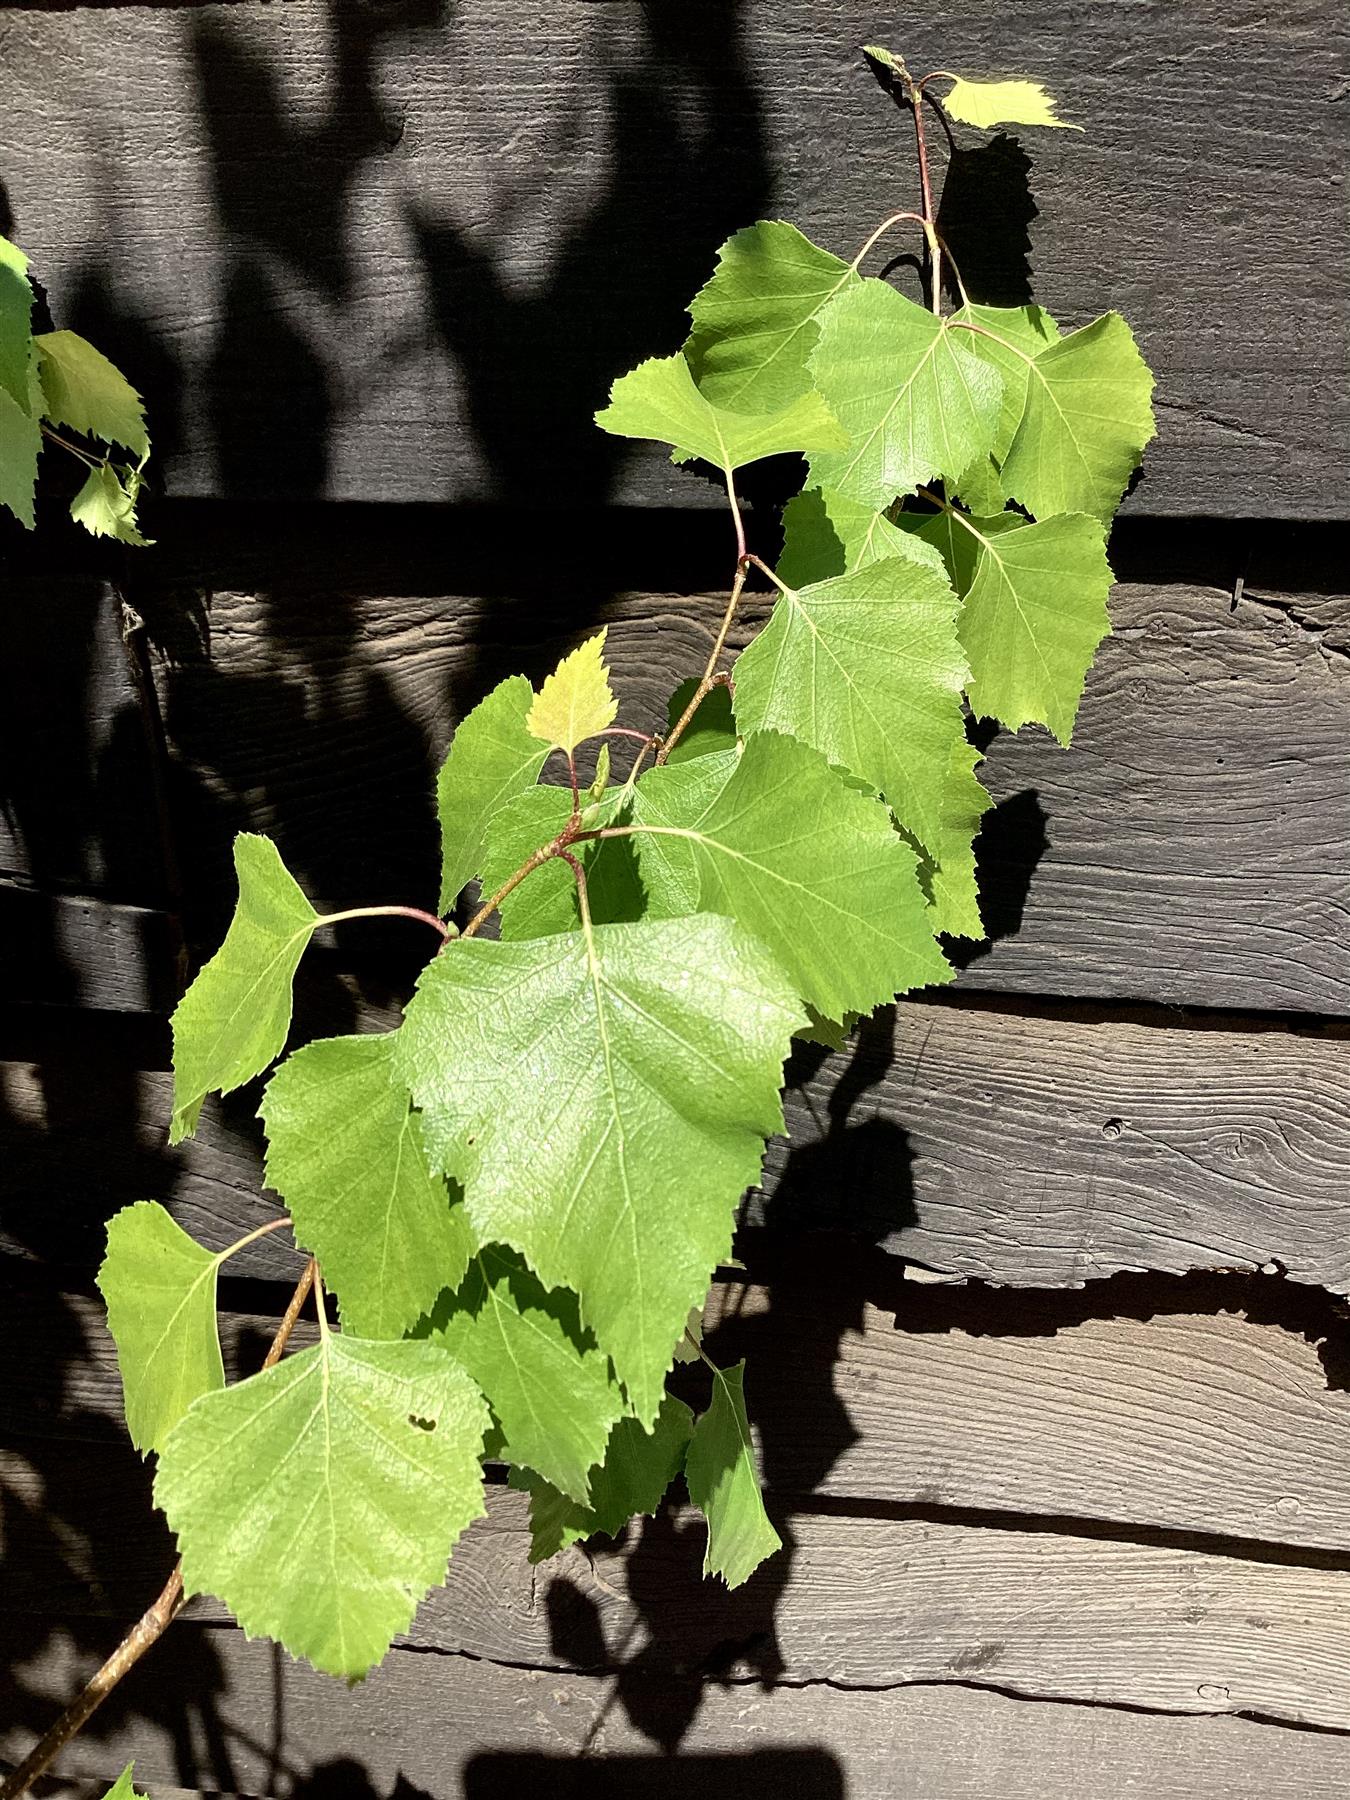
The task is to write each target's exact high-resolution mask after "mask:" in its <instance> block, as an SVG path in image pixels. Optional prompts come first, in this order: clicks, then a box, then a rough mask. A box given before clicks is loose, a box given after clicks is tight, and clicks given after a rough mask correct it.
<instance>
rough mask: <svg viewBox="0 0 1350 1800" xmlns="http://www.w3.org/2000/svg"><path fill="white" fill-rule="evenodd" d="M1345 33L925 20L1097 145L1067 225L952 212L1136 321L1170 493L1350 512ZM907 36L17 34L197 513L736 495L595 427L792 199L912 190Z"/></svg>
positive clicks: (43, 153)
mask: <svg viewBox="0 0 1350 1800" xmlns="http://www.w3.org/2000/svg"><path fill="white" fill-rule="evenodd" d="M1338 16H1339V15H1338V12H1337V9H1336V8H1335V7H1334V5H1333V4H1332V0H1297V3H1296V4H1294V5H1292V6H1290V7H1286V8H1285V9H1283V10H1282V11H1281V12H1280V14H1279V16H1278V18H1272V16H1271V15H1270V14H1269V12H1268V11H1267V10H1266V9H1263V8H1258V7H1257V6H1256V5H1255V4H1254V3H1253V0H1242V3H1241V4H1237V5H1234V4H1232V0H1204V3H1203V4H1197V5H1191V6H1188V7H1186V8H1185V9H1184V11H1179V10H1177V9H1175V8H1171V7H1167V6H1163V5H1160V4H1148V5H1145V6H1142V7H1135V8H1132V9H1131V10H1130V11H1129V13H1128V15H1127V14H1125V13H1122V12H1120V11H1119V10H1118V9H1114V8H1110V7H1089V8H1084V7H1082V6H1081V5H1078V4H1075V3H1074V0H1036V4H1034V5H1025V6H1022V7H1018V8H1017V9H1015V12H1010V11H1009V9H1007V8H1005V7H999V6H996V5H994V4H993V3H992V0H966V3H965V4H964V5H963V6H962V7H961V8H960V9H958V10H957V11H955V12H953V10H952V9H951V8H950V7H940V6H938V5H936V4H935V3H933V0H928V3H927V4H924V5H922V6H920V7H917V8H914V9H911V11H910V12H909V13H908V14H907V16H906V21H905V33H904V44H903V49H904V51H905V53H906V54H907V55H908V56H909V57H910V58H911V60H912V62H913V64H914V66H915V67H916V68H924V67H930V66H934V65H950V64H951V63H952V62H953V61H954V60H955V61H957V62H960V61H961V58H962V56H963V55H964V56H965V58H966V59H967V63H968V66H969V67H971V68H979V69H981V70H986V71H989V72H998V71H1001V70H1002V71H1007V70H1014V71H1030V72H1033V73H1035V74H1036V75H1038V76H1041V77H1043V78H1045V79H1046V80H1048V81H1049V83H1050V85H1051V87H1052V88H1053V89H1054V91H1055V92H1056V93H1057V94H1058V95H1060V97H1061V99H1062V102H1063V107H1064V112H1065V114H1066V116H1068V117H1071V118H1074V119H1076V120H1080V121H1082V122H1083V124H1084V125H1085V126H1086V127H1087V131H1086V133H1085V135H1084V136H1083V137H1081V138H1080V137H1078V136H1077V135H1076V134H1074V135H1072V136H1071V134H1069V133H1067V132H1065V133H1039V134H1027V143H1026V150H1027V153H1028V154H1029V155H1030V157H1031V158H1032V159H1034V164H1035V167H1034V170H1033V172H1032V185H1033V188H1034V191H1035V195H1036V203H1037V204H1038V205H1039V207H1040V215H1039V216H1037V215H1036V212H1035V208H1034V206H1031V205H1029V204H1028V202H1027V200H1026V197H1025V193H1024V191H1022V190H1021V189H1020V186H1019V184H1018V183H1016V182H1014V183H1013V184H1012V186H1011V187H1010V188H1005V187H1004V186H1003V185H1002V183H1001V181H1000V180H999V179H998V177H999V172H1000V171H1004V172H1006V171H1007V170H1008V169H1009V167H1010V164H1009V160H1008V158H1007V157H1006V156H1005V157H1000V156H998V155H997V154H995V155H994V156H993V157H992V158H989V159H988V161H989V163H990V164H991V165H992V167H991V168H990V169H986V170H984V171H983V174H982V171H981V158H980V157H978V156H973V157H972V156H968V157H967V159H966V161H965V163H964V165H963V166H962V168H961V170H960V171H959V174H958V179H957V180H956V182H955V183H954V184H953V189H952V191H951V192H950V193H949V195H948V197H947V203H946V208H945V212H946V218H945V221H944V223H945V224H946V225H947V228H948V230H949V232H950V234H951V235H952V237H953V238H954V240H955V241H956V242H957V243H958V245H959V254H966V252H967V246H969V251H968V254H966V261H967V265H968V271H969V274H970V278H971V280H972V282H973V283H974V284H975V285H976V287H977V291H979V290H982V292H983V294H984V295H985V296H987V297H995V298H1016V297H1018V295H1019V294H1020V293H1022V292H1025V285H1026V250H1027V242H1028V238H1027V232H1028V227H1029V228H1030V243H1031V249H1032V255H1033V257H1034V262H1035V268H1036V285H1037V292H1038V295H1039V297H1040V298H1041V299H1042V300H1044V301H1045V302H1046V303H1047V304H1048V305H1049V306H1050V307H1051V308H1052V310H1055V311H1057V312H1062V313H1063V314H1064V315H1065V317H1066V318H1067V319H1068V320H1070V321H1071V322H1075V323H1076V322H1080V321H1081V320H1083V319H1086V318H1089V317H1091V316H1092V315H1093V314H1094V313H1096V312H1099V311H1101V310H1103V309H1104V308H1106V307H1111V306H1119V307H1120V308H1121V309H1122V310H1123V311H1124V312H1125V313H1126V315H1127V316H1128V317H1130V318H1131V319H1132V320H1133V321H1134V323H1135V325H1136V327H1137V329H1138V332H1139V336H1140V339H1141V342H1142V345H1143V347H1144V350H1145V352H1146V353H1147V355H1148V356H1149V357H1150V359H1151V360H1152V362H1153V364H1154V365H1155V367H1156V369H1157V371H1158V375H1159V402H1160V406H1159V412H1160V422H1161V435H1160V439H1159V442H1158V443H1157V445H1156V446H1155V448H1154V450H1153V452H1152V453H1151V456H1150V460H1149V466H1148V473H1147V477H1146V479H1145V481H1144V483H1143V485H1142V486H1141V488H1140V489H1139V491H1138V493H1137V494H1136V496H1135V497H1134V500H1133V501H1132V502H1131V504H1132V505H1134V506H1136V507H1139V508H1142V509H1143V510H1145V511H1148V512H1154V513H1160V512H1161V513H1219V514H1225V515H1228V516H1233V517H1241V516H1254V515H1256V516H1261V515H1265V516H1289V517H1318V516H1329V515H1334V516H1338V517H1343V516H1344V507H1345V492H1346V488H1345V473H1346V454H1347V436H1346V422H1345V412H1344V406H1343V400H1342V389H1341V385H1340V384H1339V383H1337V382H1335V381H1333V380H1329V379H1327V375H1328V372H1329V368H1330V363H1331V358H1332V355H1333V352H1332V349H1331V346H1332V345H1334V344H1335V343H1336V342H1337V341H1338V340H1339V337H1340V332H1341V328H1342V327H1343V324H1344V311H1343V306H1344V298H1343V292H1344V290H1343V284H1342V283H1341V281H1340V279H1339V272H1338V270H1337V267H1336V263H1335V258H1334V257H1331V256H1326V255H1320V254H1311V253H1310V248H1309V247H1310V243H1311V244H1316V241H1317V236H1318V233H1319V232H1323V231H1329V230H1330V221H1332V220H1333V219H1335V218H1336V217H1338V216H1339V208H1340V196H1339V185H1338V184H1339V180H1340V177H1339V174H1338V173H1337V171H1338V169H1339V160H1338V158H1337V156H1336V154H1335V150H1334V147H1333V146H1334V133H1335V122H1336V118H1337V108H1336V104H1335V103H1336V101H1337V100H1338V98H1339V89H1338V88H1337V85H1336V84H1337V81H1338V79H1339V77H1340V73H1341V64H1340V62H1339V61H1338V52H1337V43H1338V38H1337V27H1336V21H1337V18H1338ZM875 29H876V17H875V12H874V10H873V9H871V8H869V7H865V6H862V5H859V4H850V5H847V6H836V7H834V8H832V9H831V11H830V13H829V15H828V20H827V22H826V23H825V26H824V28H823V27H822V18H821V14H820V10H819V8H818V6H815V5H813V4H812V3H811V0H788V3H786V4H784V3H783V0H742V3H741V4H738V5H735V6H726V5H722V4H718V3H716V0H698V3H694V4H688V5H685V6H682V7H680V8H679V9H678V11H677V12H667V11H666V10H664V9H663V10H662V11H661V13H660V15H659V16H657V15H656V14H652V13H650V12H649V11H644V10H643V9H641V8H631V7H596V6H593V5H587V4H584V0H564V3H562V4H557V5H554V6H552V7H550V8H549V9H548V12H547V16H546V17H545V18H542V19H540V20H538V21H536V27H535V29H534V30H533V31H532V32H531V34H530V37H529V40H528V41H524V40H522V39H521V38H520V37H519V36H518V34H516V33H515V32H514V31H513V30H512V29H511V21H510V15H509V9H507V8H505V7H504V6H503V4H502V3H501V0H494V3H489V0H481V3H480V4H477V5H473V6H466V7H461V8H456V9H455V10H454V12H453V13H452V14H449V13H442V12H441V10H440V9H438V8H431V7H427V8H411V7H409V8H395V9H392V10H388V11H384V10H382V11H380V12H377V13H371V12H369V11H366V12H362V11H359V10H357V11H349V10H343V11H340V12H339V13H337V14H335V15H334V16H333V18H332V19H330V18H329V17H328V16H327V15H326V14H323V13H320V12H317V11H309V10H308V9H303V8H300V9H296V8H290V9H287V8H272V7H268V6H266V5H262V4H248V5H233V6H228V7H225V6H219V7H209V8H191V9H183V10H179V9H158V8H124V9H123V8H110V9H106V10H101V11H99V12H98V13H97V14H94V15H90V16H87V17H85V16H80V17H75V16H70V15H64V14H61V13H56V14H51V13H46V14H44V13H39V12H36V11H23V12H17V13H16V12H14V11H10V12H9V13H8V14H7V17H6V21H5V56H4V59H3V63H4V71H3V78H2V79H0V103H2V104H3V107H4V111H5V116H6V118H7V119H8V120H9V121H10V129H9V131H8V133H7V153H6V166H5V169H4V176H5V179H6V181H7V184H8V186H9V190H10V196H11V200H12V203H13V207H14V212H15V215H16V232H17V235H18V237H19V239H20V241H21V242H23V243H24V245H25V246H26V248H27V249H28V250H29V252H30V254H31V255H32V256H33V257H34V259H35V265H36V269H37V271H38V273H39V274H40V276H41V278H42V280H43V281H44V282H45V284H46V285H47V287H48V289H49V291H50V292H51V293H52V295H53V296H54V298H55V304H56V307H57V310H58V314H59V322H60V323H62V324H75V325H77V327H80V328H87V329H90V330H91V331H92V330H97V333H98V336H99V341H100V342H103V343H105V344H106V345H107V347H108V348H109V350H110V351H112V352H114V353H116V355H117V357H118V359H119V361H121V362H122V363H124V364H125V366H126V367H127V368H128V369H129V370H130V371H132V372H133V373H134V374H135V375H136V377H137V379H138V380H139V381H140V382H141V383H142V385H144V386H145V387H146V388H148V389H149V391H150V393H151V396H152V400H153V401H154V402H155V405H154V407H153V410H152V421H153V424H154V426H155V428H156V431H157V438H158V442H159V444H160V446H161V448H162V451H163V452H164V455H163V466H164V468H165V471H166V475H167V478H168V480H169V482H170V485H171V487H172V489H173V491H175V492H178V493H191V494H206V493H212V494H218V493H231V494H243V493H249V494H256V495H265V496H268V497H275V496H278V495H285V496H288V497H294V496H297V495H305V494H314V493H327V494H328V495H330V496H332V497H335V498H353V497H363V498H370V497H377V498H381V499H391V500H393V499H397V500H410V499H427V498H434V499H446V498H466V497H482V496H484V495H491V496H495V497H502V496H505V497H509V498H512V499H520V498H521V497H523V496H528V497H529V498H530V500H531V502H535V501H537V500H538V499H539V497H540V496H545V497H546V498H547V499H548V500H549V501H550V502H552V503H555V504H568V503H574V502H577V501H590V500H602V499H605V498H609V497H614V496H615V495H619V496H623V497H629V498H633V497H636V498H639V499H641V500H643V501H645V502H647V503H651V502H653V501H657V500H665V499H666V498H668V497H676V498H677V499H678V501H679V502H680V503H683V504H700V503H704V502H709V501H714V502H715V496H714V495H713V494H711V492H710V491H709V490H707V489H706V488H704V487H703V486H701V485H700V484H699V483H698V482H697V481H695V480H690V479H681V478H680V477H679V476H678V475H677V474H675V473H674V472H672V470H671V469H670V467H669V465H668V464H667V463H666V462H665V460H664V458H663V457H662V456H661V455H660V453H659V452H654V453H648V452H643V451H633V450H631V449H629V448H626V447H624V448H621V447H619V446H617V445H615V444H614V443H613V442H612V441H610V442H606V441H605V440H603V439H602V438H601V437H600V436H599V434H598V433H596V432H595V431H594V429H593V428H592V426H591V424H590V415H591V413H592V411H593V409H594V408H595V407H596V406H597V405H598V404H600V403H601V402H602V401H603V399H604V396H605V393H606V390H607V387H608V384H609V382H610V380H611V379H612V378H613V377H614V376H615V375H616V374H618V373H620V372H621V371H623V370H624V369H627V368H628V367H630V366H632V365H633V364H634V363H635V362H637V361H638V360H639V359H640V358H641V357H642V356H645V355H650V354H655V353H660V352H662V351H666V350H671V349H674V348H675V347H676V346H677V345H678V343H679V342H680V339H681V336H682V334H683V314H682V309H683V307H684V305H685V303H686V301H687V300H688V298H689V297H690V295H691V294H692V293H693V291H694V289H695V288H696V287H697V286H698V285H699V284H700V283H701V281H702V280H703V279H704V278H705V276H706V274H707V272H708V270H709V269H710V267H711V265H712V260H713V255H714V252H715V250H716V247H717V245H718V244H719V243H720V242H721V240H722V239H723V238H724V237H725V236H726V235H727V234H728V233H729V232H730V231H732V230H734V229H735V228H737V227H739V226H741V225H744V224H746V223H748V222H750V221H751V220H752V219H754V218H755V217H757V216H761V215H763V214H765V213H766V212H767V213H774V212H777V213H782V214H784V215H786V216H789V217H791V218H793V219H795V220H796V221H797V222H798V223H800V224H801V226H802V227H803V228H804V229H805V230H807V231H808V232H809V233H811V234H813V235H814V236H816V237H818V238H819V239H821V240H822V241H824V242H826V243H828V244H830V245H831V246H832V247H834V248H836V249H839V250H842V251H843V252H844V253H845V254H851V253H852V251H853V250H854V248H855V247H856V246H857V245H858V244H860V243H861V241H862V239H863V238H864V237H865V236H866V234H867V232H868V231H869V230H870V229H871V227H872V226H873V224H874V223H875V222H876V220H877V219H878V218H879V217H880V216H882V215H883V214H884V213H885V212H886V211H887V210H889V208H891V207H892V206H894V205H895V204H896V203H897V196H898V199H899V201H900V202H904V201H905V200H906V199H907V198H908V197H909V194H910V191H911V189H912V187H913V185H914V183H913V177H912V174H911V172H910V171H911V168H912V161H911V147H910V141H909V138H910V133H909V126H908V120H907V119H905V118H904V117H903V116H902V115H901V114H900V113H898V112H897V111H896V110H895V109H894V108H893V107H892V106H891V105H890V103H889V102H888V101H887V100H886V99H885V98H884V97H883V96H882V95H881V94H880V93H879V92H878V90H877V88H876V86H875V84H874V83H873V81H872V79H871V77H870V75H868V73H867V72H866V70H865V69H864V67H863V66H862V64H861V61H860V59H859V57H858V54H857V46H858V45H859V44H861V43H863V42H865V41H867V40H868V37H869V35H871V34H873V33H874V32H875ZM1253 68H1259V69H1260V70H1261V86H1262V93H1263V95H1264V97H1265V104H1263V105H1262V106H1260V107H1254V106H1252V105H1251V104H1250V94H1251V71H1252V69H1253ZM541 69H547V70H548V79H547V80H546V81H541V80H540V79H539V72H540V70H541ZM1291 120H1296V121H1297V123H1296V126H1295V128H1292V129H1291V124H1290V122H1291ZM963 135H964V136H966V137H968V138H970V139H971V140H972V143H973V142H974V136H973V134H969V133H967V134H963ZM1197 145H1200V146H1207V147H1208V151H1209V152H1210V153H1207V154H1197ZM1012 166H1013V167H1015V163H1014V164H1013V165H1012ZM282 171H284V175H283V174H282V173H281V172H282ZM991 175H992V177H993V178H994V186H993V188H992V190H991V191H990V190H988V181H989V179H990V176H991ZM897 181H898V182H899V187H898V188H897V185H896V184H897ZM972 188H975V189H977V190H980V191H986V192H988V194H989V197H988V198H987V199H986V200H985V202H984V206H983V209H982V210H981V211H979V212H976V213H975V214H973V215H972V214H971V212H970V209H969V207H968V205H963V204H962V197H963V196H968V195H969V193H970V192H971V190H972ZM958 190H959V192H958ZM963 215H964V216H963ZM114 222H115V223H114ZM900 247H901V248H905V247H907V246H904V245H901V246H900ZM1254 275H1255V276H1257V277H1259V278H1256V279H1254ZM1291 296H1292V297H1294V298H1293V300H1292V303H1291V299H1290V297H1291Z"/></svg>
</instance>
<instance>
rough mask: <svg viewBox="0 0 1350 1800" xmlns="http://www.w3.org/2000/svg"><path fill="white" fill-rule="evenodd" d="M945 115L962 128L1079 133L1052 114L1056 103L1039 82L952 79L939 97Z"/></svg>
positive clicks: (1079, 128) (1066, 121)
mask: <svg viewBox="0 0 1350 1800" xmlns="http://www.w3.org/2000/svg"><path fill="white" fill-rule="evenodd" d="M942 104H943V107H944V109H945V110H946V112H947V113H948V115H949V116H950V117H951V118H953V119H959V120H960V121H961V123H962V124H963V125H977V126H979V127H980V128H981V130H985V131H987V130H988V129H989V128H990V127H991V126H994V125H1058V126H1060V127H1062V128H1063V129H1064V130H1065V131H1081V130H1082V129H1083V127H1082V126H1081V125H1071V124H1070V123H1069V121H1068V120H1067V119H1061V118H1060V117H1059V115H1058V114H1057V113H1056V111H1055V102H1054V101H1053V100H1052V99H1051V97H1050V95H1049V94H1047V93H1046V91H1045V89H1044V88H1043V87H1042V86H1041V84H1040V82H1039V81H967V80H966V78H965V77H964V76H955V77H953V80H952V85H951V88H950V89H949V91H948V92H947V93H946V94H944V95H943V96H942Z"/></svg>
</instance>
